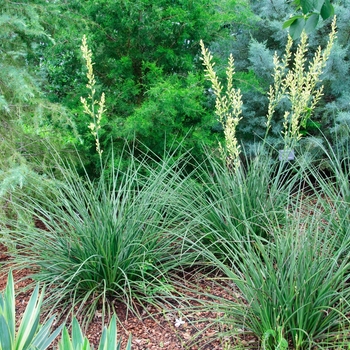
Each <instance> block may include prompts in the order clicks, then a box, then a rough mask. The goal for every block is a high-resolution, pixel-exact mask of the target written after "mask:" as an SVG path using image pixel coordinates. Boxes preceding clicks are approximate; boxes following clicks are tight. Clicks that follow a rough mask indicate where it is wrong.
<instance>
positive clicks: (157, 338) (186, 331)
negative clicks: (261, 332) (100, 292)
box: [0, 245, 258, 350]
mask: <svg viewBox="0 0 350 350" xmlns="http://www.w3.org/2000/svg"><path fill="white" fill-rule="evenodd" d="M4 262H8V256H7V254H6V248H5V247H4V246H1V245H0V264H1V263H4ZM30 273H31V271H30V270H21V271H13V277H14V280H15V289H16V291H19V290H21V289H22V288H24V287H26V286H28V285H29V283H30V282H32V281H31V280H29V279H28V278H26V277H27V276H28V275H30ZM183 278H184V279H185V280H188V281H189V283H191V285H193V286H194V289H193V291H191V292H188V291H187V293H188V294H186V295H188V298H189V300H191V301H189V303H190V304H193V306H195V305H199V302H200V299H202V300H203V299H205V298H206V297H205V296H202V297H199V296H198V293H199V291H202V292H203V291H208V292H210V293H213V294H214V295H217V296H220V297H224V298H227V299H233V297H234V294H236V293H235V292H234V291H233V292H232V293H231V294H229V293H228V292H227V289H226V288H227V283H226V282H224V281H223V283H222V286H220V283H214V282H213V279H211V278H207V277H206V275H205V274H203V275H197V274H195V273H194V272H193V275H191V271H190V272H187V274H186V276H183ZM6 282H7V274H6V272H4V271H0V291H2V290H3V289H4V288H5V286H6ZM225 285H226V288H225ZM196 289H197V291H198V292H196ZM46 293H49V290H47V291H46ZM236 295H237V294H236ZM194 297H197V299H198V302H196V301H193V299H194ZM29 298H30V291H28V292H26V293H20V294H17V296H16V315H17V317H18V320H20V318H21V316H22V315H23V312H24V310H25V307H26V305H27V302H28V300H29ZM115 306H116V313H117V317H118V339H120V338H121V339H122V349H124V348H125V346H126V343H127V340H128V338H129V335H130V334H131V335H132V349H133V350H164V349H167V350H181V349H188V350H200V349H203V350H206V349H207V350H221V349H224V348H225V347H224V344H225V343H227V344H230V345H231V348H232V346H234V345H237V342H238V343H239V344H240V345H241V346H242V347H249V348H255V349H258V346H257V345H256V344H257V342H256V339H254V338H253V337H244V338H242V337H241V338H240V339H238V340H237V339H233V338H225V339H220V338H221V337H220V336H219V333H220V331H221V330H222V329H220V327H219V325H218V324H215V323H212V322H210V321H203V320H206V319H207V320H209V319H215V318H218V317H220V315H218V314H215V313H214V312H210V311H201V310H200V309H199V308H198V309H195V308H193V310H191V311H189V310H188V309H184V312H183V315H181V316H182V320H183V321H184V323H183V324H181V325H180V326H178V327H176V326H175V322H176V318H178V317H179V312H178V311H174V310H171V309H170V308H169V309H168V310H159V309H158V310H157V309H156V308H155V307H154V306H149V307H148V310H147V312H146V311H143V313H142V314H141V318H140V317H137V316H136V315H132V314H130V313H129V314H128V315H127V310H126V307H125V305H124V304H122V303H120V302H116V303H115ZM201 321H202V322H201ZM102 326H103V325H102V319H101V316H100V314H99V313H98V312H97V313H96V316H95V317H94V319H93V321H92V323H91V324H90V325H89V327H88V329H87V331H86V332H85V334H86V336H87V337H88V339H89V340H90V343H91V344H93V345H94V347H95V348H97V346H98V343H99V341H100V337H101V333H102Z"/></svg>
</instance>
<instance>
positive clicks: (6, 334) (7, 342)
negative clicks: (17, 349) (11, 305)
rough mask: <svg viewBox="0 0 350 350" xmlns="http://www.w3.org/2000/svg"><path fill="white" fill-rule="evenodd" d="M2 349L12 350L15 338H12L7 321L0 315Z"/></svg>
mask: <svg viewBox="0 0 350 350" xmlns="http://www.w3.org/2000/svg"><path fill="white" fill-rule="evenodd" d="M0 335H1V336H0V349H11V348H12V341H13V338H12V337H11V334H10V330H9V327H8V325H7V320H6V319H5V317H4V315H2V314H0Z"/></svg>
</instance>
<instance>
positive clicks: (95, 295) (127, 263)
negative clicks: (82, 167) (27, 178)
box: [6, 157, 194, 322]
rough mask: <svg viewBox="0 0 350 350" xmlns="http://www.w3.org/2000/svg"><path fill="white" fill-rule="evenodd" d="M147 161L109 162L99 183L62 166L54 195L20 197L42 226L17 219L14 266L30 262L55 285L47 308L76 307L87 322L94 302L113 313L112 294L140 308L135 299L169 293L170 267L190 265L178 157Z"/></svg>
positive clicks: (12, 235)
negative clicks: (122, 165) (179, 205)
mask: <svg viewBox="0 0 350 350" xmlns="http://www.w3.org/2000/svg"><path fill="white" fill-rule="evenodd" d="M146 160H147V157H146V158H145V159H144V160H143V161H140V162H137V161H136V160H135V161H134V162H132V163H131V164H130V166H129V167H128V169H126V170H125V171H122V170H121V169H120V167H119V165H118V164H112V166H111V170H110V171H109V172H108V173H105V172H103V173H102V175H101V177H100V178H99V180H98V181H91V180H90V179H89V177H88V176H87V175H86V176H85V177H79V176H78V174H77V173H76V171H75V169H73V168H72V167H70V166H68V165H61V166H59V168H58V170H57V169H56V172H57V171H58V172H59V174H60V177H61V178H62V180H61V181H57V182H56V188H55V189H54V190H53V192H54V196H53V198H51V199H48V198H47V197H46V196H45V192H42V193H41V195H39V193H37V195H36V198H31V197H20V198H19V199H18V201H17V208H18V210H19V211H21V212H23V211H25V212H27V215H28V216H32V217H33V218H34V219H35V220H36V222H39V223H40V226H39V227H36V226H33V225H24V224H23V223H22V222H20V221H17V220H15V221H13V222H9V229H8V234H7V235H6V237H8V240H9V241H11V244H12V245H15V246H16V249H12V255H13V257H14V260H15V262H16V264H17V266H18V267H32V268H33V270H34V271H36V272H35V273H34V275H33V278H34V279H35V280H38V281H40V282H41V283H45V284H46V285H47V286H48V288H49V289H50V295H49V296H48V298H47V300H46V302H47V305H48V306H49V307H52V306H53V305H54V307H59V308H60V309H61V310H62V312H63V311H64V310H65V311H67V310H73V309H74V310H75V314H77V315H79V314H81V313H83V314H84V315H85V316H86V319H85V320H86V322H88V321H89V320H91V319H92V317H93V315H94V312H95V311H96V309H97V308H102V311H103V314H105V312H107V311H108V312H109V311H110V310H109V307H110V306H111V307H112V305H111V304H109V302H108V301H109V300H111V298H114V299H115V298H116V299H117V300H120V301H122V302H125V304H126V305H127V306H128V308H129V309H132V310H134V311H136V310H137V308H136V307H135V303H136V304H143V303H145V302H150V303H152V302H154V301H155V300H156V299H157V296H162V297H164V295H169V294H170V292H172V291H173V288H172V286H171V284H170V283H169V281H168V273H173V272H174V271H176V269H177V268H178V267H180V266H187V265H191V264H192V263H193V261H194V253H190V252H188V251H186V247H185V246H184V244H183V242H182V240H180V239H179V237H180V232H179V230H180V229H179V226H181V225H182V222H183V218H182V214H181V212H180V211H178V210H177V209H176V208H177V205H176V202H177V201H179V195H180V193H181V187H182V183H183V181H184V180H183V179H182V177H181V166H180V159H179V162H172V164H171V165H170V164H169V162H167V161H163V162H162V163H159V164H158V166H154V167H153V168H152V167H148V166H147V165H146ZM175 170H176V171H175ZM38 198H39V199H38ZM48 201H49V202H48ZM174 228H176V230H178V231H175V230H174ZM176 232H177V233H176Z"/></svg>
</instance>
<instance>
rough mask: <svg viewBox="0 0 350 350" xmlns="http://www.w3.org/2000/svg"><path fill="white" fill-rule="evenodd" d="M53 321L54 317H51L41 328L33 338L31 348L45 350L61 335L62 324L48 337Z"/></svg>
mask: <svg viewBox="0 0 350 350" xmlns="http://www.w3.org/2000/svg"><path fill="white" fill-rule="evenodd" d="M54 320H55V316H52V317H51V318H50V319H49V320H48V321H47V322H46V323H45V324H44V325H42V326H41V328H40V330H39V332H38V333H37V335H36V336H35V339H34V341H33V346H34V347H36V348H38V349H46V348H47V347H48V346H49V345H50V344H51V343H52V342H53V341H54V340H55V339H56V337H57V336H58V335H59V334H60V333H61V330H62V328H63V324H62V325H60V326H59V327H58V328H56V329H55V331H54V332H52V334H51V335H50V331H51V327H52V324H53V322H54Z"/></svg>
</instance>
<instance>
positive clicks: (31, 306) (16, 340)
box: [0, 272, 62, 350]
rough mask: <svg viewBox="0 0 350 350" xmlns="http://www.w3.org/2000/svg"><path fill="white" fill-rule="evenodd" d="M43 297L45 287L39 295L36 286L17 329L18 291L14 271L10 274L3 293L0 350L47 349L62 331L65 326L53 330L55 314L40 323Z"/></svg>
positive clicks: (0, 302) (0, 313) (0, 314)
mask: <svg viewBox="0 0 350 350" xmlns="http://www.w3.org/2000/svg"><path fill="white" fill-rule="evenodd" d="M43 297H44V289H42V291H41V293H40V294H39V285H37V286H36V287H35V289H34V291H33V294H32V295H31V297H30V300H29V303H28V305H27V308H26V310H25V312H24V314H23V318H22V320H21V322H20V325H19V327H18V329H17V330H16V310H15V305H16V304H15V290H14V283H13V276H12V272H10V273H9V276H8V280H7V285H6V288H5V291H4V293H2V294H0V350H25V349H37V350H41V349H47V348H48V347H49V345H50V344H51V343H52V342H53V340H54V339H55V338H56V337H57V336H58V335H59V334H60V332H61V328H62V326H60V327H58V328H57V329H55V331H54V332H52V333H51V327H52V325H53V322H54V320H55V316H52V317H51V318H50V319H49V320H48V321H47V322H46V323H45V324H43V325H41V324H40V308H41V304H42V301H43Z"/></svg>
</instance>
